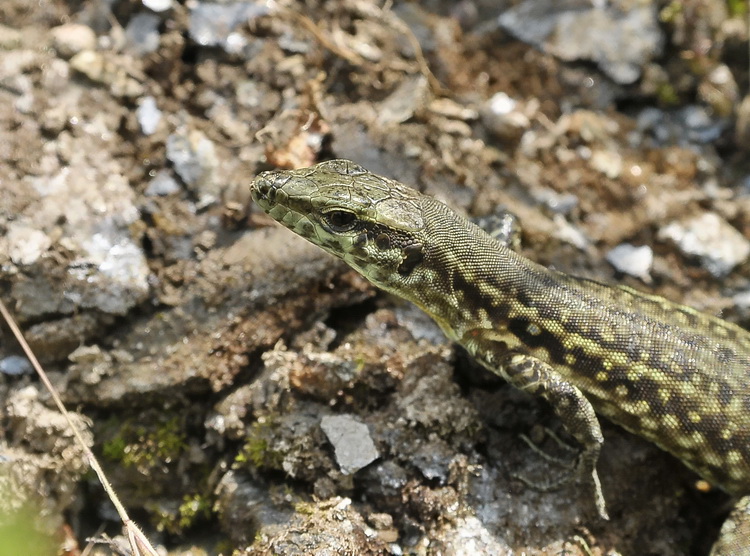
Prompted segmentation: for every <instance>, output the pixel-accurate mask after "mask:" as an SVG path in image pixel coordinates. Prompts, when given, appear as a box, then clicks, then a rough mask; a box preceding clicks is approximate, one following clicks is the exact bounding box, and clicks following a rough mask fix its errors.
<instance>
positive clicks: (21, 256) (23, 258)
mask: <svg viewBox="0 0 750 556" xmlns="http://www.w3.org/2000/svg"><path fill="white" fill-rule="evenodd" d="M7 240H8V254H9V255H10V260H11V261H13V262H14V263H15V264H17V265H30V264H34V263H35V262H36V261H37V260H38V259H39V257H41V256H42V255H43V254H44V253H45V252H46V251H47V249H49V247H50V245H51V244H52V241H51V240H50V238H49V236H47V234H45V233H44V232H42V231H40V230H37V229H35V228H30V227H28V226H24V225H23V224H18V223H12V224H10V225H9V226H8V235H7Z"/></svg>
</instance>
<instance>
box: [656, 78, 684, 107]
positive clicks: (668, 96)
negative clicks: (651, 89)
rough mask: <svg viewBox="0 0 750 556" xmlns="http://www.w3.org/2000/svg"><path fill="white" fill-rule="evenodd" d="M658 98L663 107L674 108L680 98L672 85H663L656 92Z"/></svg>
mask: <svg viewBox="0 0 750 556" xmlns="http://www.w3.org/2000/svg"><path fill="white" fill-rule="evenodd" d="M656 96H657V97H658V99H659V102H661V103H662V104H663V105H667V106H674V105H676V104H677V103H678V102H679V100H680V98H679V96H678V95H677V91H676V90H675V88H674V87H673V86H672V85H671V84H670V83H661V84H660V85H659V87H658V88H657V90H656Z"/></svg>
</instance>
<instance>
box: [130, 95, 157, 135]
mask: <svg viewBox="0 0 750 556" xmlns="http://www.w3.org/2000/svg"><path fill="white" fill-rule="evenodd" d="M135 116H136V118H138V124H139V125H140V126H141V131H142V132H143V134H144V135H153V134H154V132H155V131H156V128H157V127H158V126H159V122H160V121H161V116H162V113H161V110H159V107H158V106H157V105H156V99H155V98H154V97H152V96H147V97H144V98H143V99H142V100H141V102H140V104H139V105H138V108H137V109H136V111H135Z"/></svg>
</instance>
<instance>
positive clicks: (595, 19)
mask: <svg viewBox="0 0 750 556" xmlns="http://www.w3.org/2000/svg"><path fill="white" fill-rule="evenodd" d="M498 21H499V23H500V26H501V27H503V28H504V29H505V30H506V31H508V32H509V33H511V34H512V35H515V36H516V37H518V38H519V39H521V40H522V41H525V42H528V43H530V44H533V45H534V46H536V47H537V48H540V49H542V50H544V51H545V52H549V53H551V54H554V55H555V56H557V57H559V58H560V59H562V60H566V61H575V60H590V61H593V62H595V63H596V64H597V65H599V67H600V68H601V69H602V71H604V73H606V74H607V75H608V76H609V77H610V78H611V79H613V80H614V81H615V82H617V83H621V84H629V83H633V82H634V81H636V80H637V79H638V77H640V75H641V72H642V71H643V68H644V67H645V65H646V64H647V63H648V62H649V61H650V60H651V59H652V58H654V57H656V56H658V55H659V54H660V53H661V50H662V44H663V42H664V38H663V36H662V32H661V30H660V28H659V21H658V14H657V7H656V5H655V4H654V3H652V2H649V1H647V2H633V1H630V0H617V1H613V2H606V3H605V2H601V3H600V2H590V1H587V0H568V1H565V2H559V1H558V0H525V1H524V2H521V3H520V4H517V5H516V6H514V7H513V8H511V9H510V10H507V11H506V12H504V13H502V14H501V15H500V17H499V18H498Z"/></svg>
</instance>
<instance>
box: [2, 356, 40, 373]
mask: <svg viewBox="0 0 750 556" xmlns="http://www.w3.org/2000/svg"><path fill="white" fill-rule="evenodd" d="M32 369H33V367H32V366H31V362H30V361H29V360H28V359H26V358H25V357H21V356H20V355H9V356H8V357H5V358H3V359H0V373H3V374H6V375H11V376H17V375H25V374H29V373H30V372H31V371H32Z"/></svg>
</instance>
